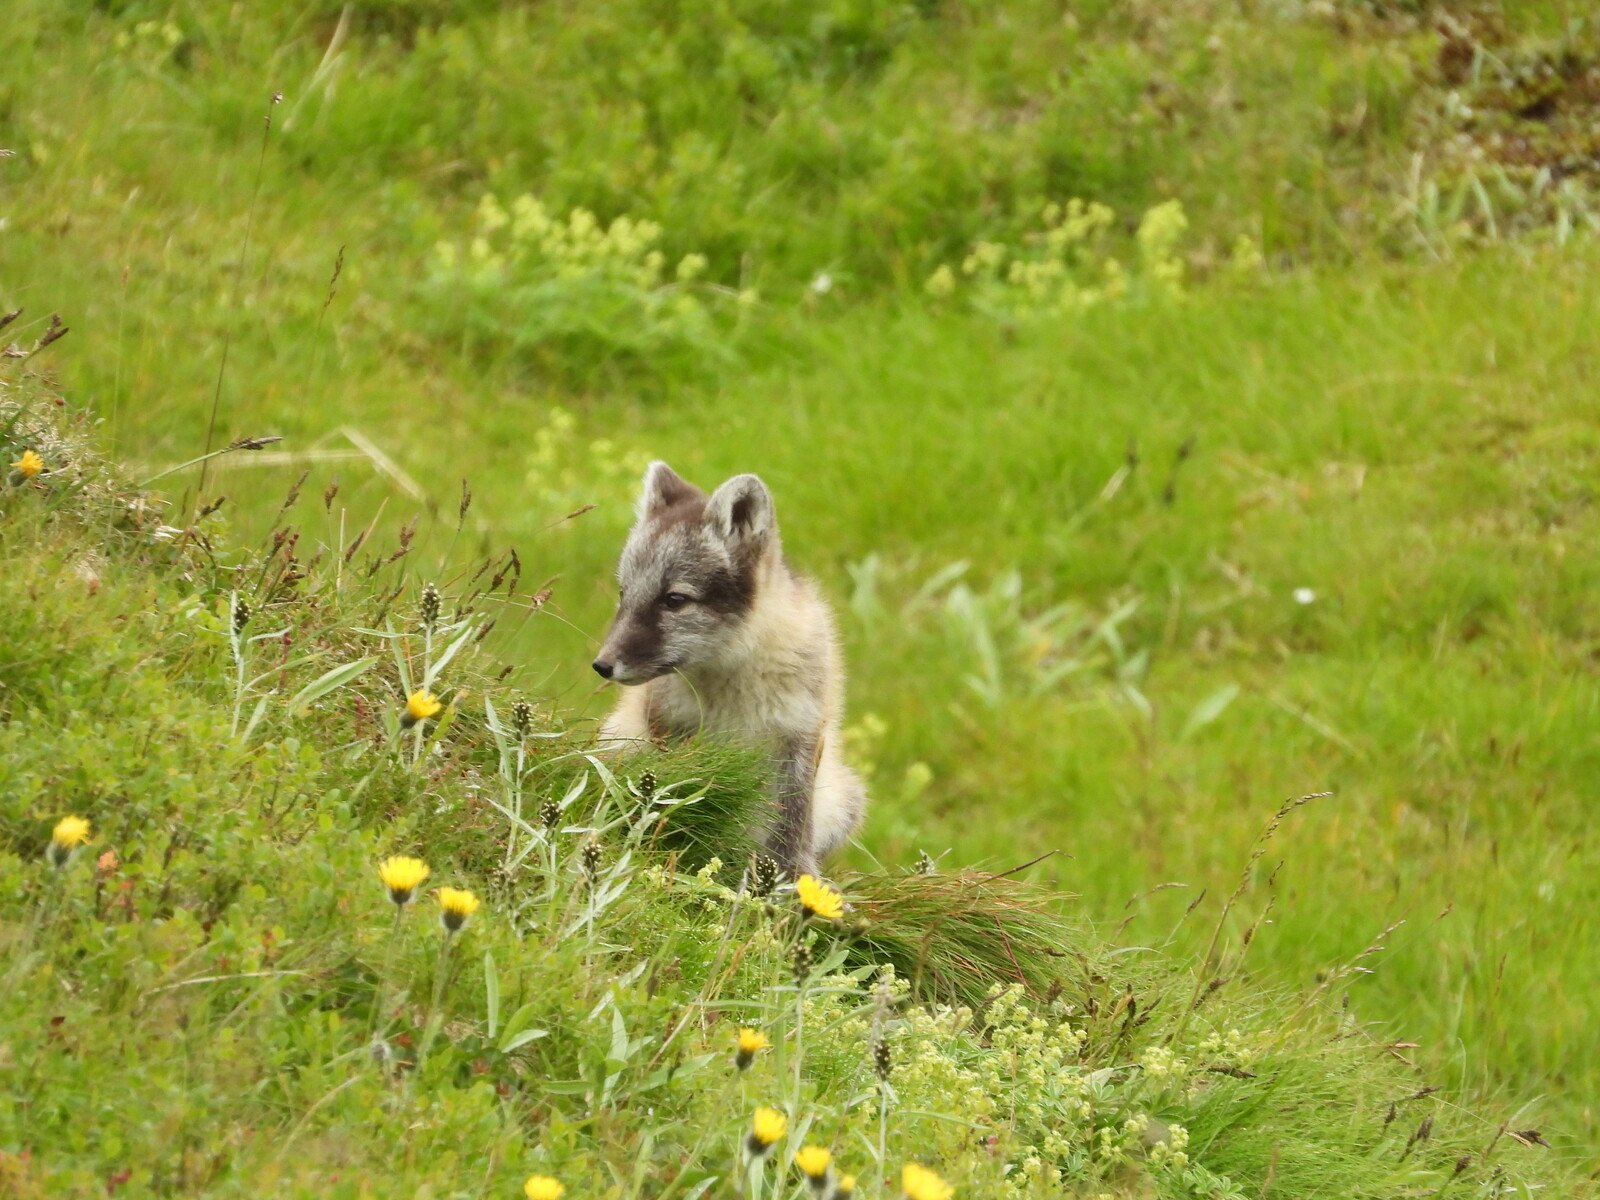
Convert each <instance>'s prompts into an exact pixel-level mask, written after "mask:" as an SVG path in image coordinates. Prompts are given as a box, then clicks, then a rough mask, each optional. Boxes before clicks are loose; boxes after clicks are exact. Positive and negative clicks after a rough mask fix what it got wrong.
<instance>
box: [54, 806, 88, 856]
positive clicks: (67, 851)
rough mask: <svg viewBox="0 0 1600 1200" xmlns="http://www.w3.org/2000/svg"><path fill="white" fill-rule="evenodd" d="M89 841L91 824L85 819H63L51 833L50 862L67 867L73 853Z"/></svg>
mask: <svg viewBox="0 0 1600 1200" xmlns="http://www.w3.org/2000/svg"><path fill="white" fill-rule="evenodd" d="M88 840H89V822H88V820H86V819H85V818H83V817H62V818H61V820H59V821H57V822H56V827H55V828H54V829H52V830H51V831H50V862H51V865H53V866H57V867H60V866H65V865H66V861H67V859H69V858H71V857H72V852H73V851H74V850H76V849H77V848H78V847H79V846H81V845H83V844H84V843H85V842H87V841H88Z"/></svg>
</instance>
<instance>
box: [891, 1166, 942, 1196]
mask: <svg viewBox="0 0 1600 1200" xmlns="http://www.w3.org/2000/svg"><path fill="white" fill-rule="evenodd" d="M900 1190H901V1191H902V1192H904V1193H905V1194H906V1200H950V1197H951V1196H954V1195H955V1194H956V1190H955V1188H953V1187H951V1186H950V1185H949V1184H948V1183H946V1182H945V1181H944V1180H943V1179H940V1178H939V1176H938V1175H936V1174H935V1173H934V1172H932V1171H930V1170H928V1168H927V1167H923V1166H919V1165H918V1164H916V1163H907V1164H906V1165H905V1169H904V1170H903V1171H901V1172H900Z"/></svg>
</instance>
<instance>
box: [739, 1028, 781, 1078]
mask: <svg viewBox="0 0 1600 1200" xmlns="http://www.w3.org/2000/svg"><path fill="white" fill-rule="evenodd" d="M770 1045H772V1043H771V1042H769V1041H768V1040H767V1035H766V1034H764V1033H762V1032H761V1031H760V1030H759V1029H741V1030H739V1040H738V1049H737V1050H736V1052H735V1053H734V1056H733V1062H734V1065H735V1066H736V1067H738V1068H739V1070H741V1071H743V1070H746V1069H747V1068H748V1067H749V1066H750V1064H751V1063H752V1062H754V1061H755V1058H756V1055H757V1054H759V1053H760V1052H761V1051H763V1050H765V1049H766V1048H767V1047H768V1046H770Z"/></svg>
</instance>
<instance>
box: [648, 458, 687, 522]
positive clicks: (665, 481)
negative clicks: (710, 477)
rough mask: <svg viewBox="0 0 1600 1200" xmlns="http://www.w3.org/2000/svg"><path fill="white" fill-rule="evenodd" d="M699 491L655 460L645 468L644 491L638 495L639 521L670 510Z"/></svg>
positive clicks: (662, 463)
mask: <svg viewBox="0 0 1600 1200" xmlns="http://www.w3.org/2000/svg"><path fill="white" fill-rule="evenodd" d="M699 491H700V489H699V488H697V487H695V486H694V484H692V483H690V482H688V481H687V480H685V479H683V478H682V477H681V476H680V475H679V474H678V473H677V472H676V471H674V470H673V469H672V468H671V467H669V466H667V464H666V463H664V462H662V461H661V460H659V459H657V460H656V461H655V462H653V463H651V464H650V465H649V466H648V467H646V468H645V472H644V490H643V491H642V492H640V493H639V507H638V510H637V511H638V515H639V519H640V520H643V519H644V518H645V517H648V516H650V515H652V514H654V513H658V512H661V511H662V510H663V509H668V508H671V507H672V506H673V505H674V504H678V503H681V502H682V501H684V500H687V499H689V498H690V497H691V496H695V495H698V494H699Z"/></svg>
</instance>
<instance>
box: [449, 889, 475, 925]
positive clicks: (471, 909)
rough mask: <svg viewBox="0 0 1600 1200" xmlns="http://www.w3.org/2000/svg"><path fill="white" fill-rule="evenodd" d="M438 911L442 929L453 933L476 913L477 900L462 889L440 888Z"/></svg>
mask: <svg viewBox="0 0 1600 1200" xmlns="http://www.w3.org/2000/svg"><path fill="white" fill-rule="evenodd" d="M439 909H440V915H441V916H442V917H443V918H444V927H445V928H446V929H447V930H449V931H450V932H451V933H454V932H455V931H456V930H458V929H460V928H461V927H462V926H463V925H465V924H466V923H467V918H468V917H470V916H471V915H472V914H473V913H475V912H477V911H478V898H477V897H476V896H474V895H473V894H472V893H471V892H469V891H466V890H465V889H464V888H452V887H446V888H440V889H439Z"/></svg>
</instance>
